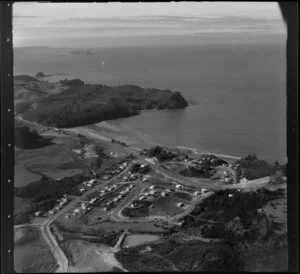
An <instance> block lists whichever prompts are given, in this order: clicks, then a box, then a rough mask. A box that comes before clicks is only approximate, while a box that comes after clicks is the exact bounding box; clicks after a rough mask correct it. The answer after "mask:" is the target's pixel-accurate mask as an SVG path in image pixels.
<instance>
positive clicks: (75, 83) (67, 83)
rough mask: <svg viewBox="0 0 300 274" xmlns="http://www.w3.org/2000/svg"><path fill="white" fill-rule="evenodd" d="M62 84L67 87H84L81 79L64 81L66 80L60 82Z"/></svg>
mask: <svg viewBox="0 0 300 274" xmlns="http://www.w3.org/2000/svg"><path fill="white" fill-rule="evenodd" d="M59 83H60V84H62V85H65V86H83V85H84V81H82V80H80V79H71V80H68V79H64V80H60V81H59Z"/></svg>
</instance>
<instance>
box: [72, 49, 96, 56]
mask: <svg viewBox="0 0 300 274" xmlns="http://www.w3.org/2000/svg"><path fill="white" fill-rule="evenodd" d="M69 53H70V54H78V55H79V54H80V55H93V53H92V52H91V51H89V50H72V51H70V52H69Z"/></svg>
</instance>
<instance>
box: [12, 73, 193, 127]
mask: <svg viewBox="0 0 300 274" xmlns="http://www.w3.org/2000/svg"><path fill="white" fill-rule="evenodd" d="M15 80H18V85H19V86H20V85H21V86H22V83H20V82H21V81H22V80H25V81H24V86H23V87H22V89H21V91H22V93H21V94H19V93H18V90H16V91H15V97H16V96H18V99H19V100H18V103H19V105H17V106H16V109H17V110H18V114H22V115H23V117H24V118H25V119H27V120H31V121H36V122H38V123H41V124H44V125H48V126H54V127H58V128H59V127H77V126H84V125H88V124H94V123H98V122H101V121H105V120H111V119H117V118H125V117H129V116H133V115H137V114H139V113H140V111H141V110H150V109H158V110H162V109H183V108H185V107H187V106H188V105H189V103H188V102H187V100H186V99H185V98H184V97H183V96H182V95H181V94H180V92H178V91H176V92H173V91H170V90H160V89H155V88H141V87H139V86H136V85H122V86H114V87H110V86H106V85H101V84H99V85H94V84H93V85H90V84H83V82H80V81H78V82H79V83H80V84H78V85H66V84H68V83H71V82H73V81H72V80H67V79H66V80H64V81H61V82H60V83H57V84H56V86H53V87H49V86H47V90H44V89H45V82H44V81H37V79H36V78H34V77H32V78H31V76H28V77H26V76H24V75H22V77H20V76H16V77H15ZM30 80H31V81H32V82H34V90H33V89H32V87H31V86H29V85H28V81H30ZM77 80H80V79H77ZM48 85H49V84H48ZM58 86H59V88H60V89H58ZM62 86H63V87H62ZM24 88H26V98H27V100H26V102H23V101H22V100H21V98H24V95H23V94H24V90H23V89H24ZM39 89H41V90H40V93H39V97H37V96H34V97H33V98H34V101H33V100H32V101H31V100H30V96H29V95H30V94H31V93H33V92H34V93H35V94H36V92H37V90H39ZM57 90H61V91H60V92H57ZM53 91H55V92H53ZM28 94H29V95H28ZM20 95H22V97H21V96H20ZM28 98H29V99H28ZM18 106H19V107H18ZM20 106H21V107H20Z"/></svg>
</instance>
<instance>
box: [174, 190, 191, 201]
mask: <svg viewBox="0 0 300 274" xmlns="http://www.w3.org/2000/svg"><path fill="white" fill-rule="evenodd" d="M174 197H177V198H179V199H183V200H187V201H191V200H192V199H193V198H192V196H191V195H189V194H187V193H184V192H175V193H174Z"/></svg>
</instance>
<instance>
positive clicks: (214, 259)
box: [116, 240, 243, 271]
mask: <svg viewBox="0 0 300 274" xmlns="http://www.w3.org/2000/svg"><path fill="white" fill-rule="evenodd" d="M150 247H151V248H152V250H151V251H150V252H148V253H142V252H141V251H142V250H143V249H144V248H145V246H141V247H135V248H128V249H123V250H122V251H121V252H119V253H117V254H116V257H117V259H118V260H119V261H120V262H121V263H122V264H123V265H124V267H125V268H126V269H128V270H129V271H241V270H242V269H243V263H242V261H241V259H240V257H239V254H238V252H237V251H236V250H235V249H233V248H232V247H230V246H228V245H213V244H206V243H201V242H196V241H194V242H192V241H190V242H188V243H184V244H179V243H177V242H176V241H168V240H165V242H164V243H162V244H152V245H150ZM156 262H158V263H156Z"/></svg>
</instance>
